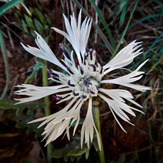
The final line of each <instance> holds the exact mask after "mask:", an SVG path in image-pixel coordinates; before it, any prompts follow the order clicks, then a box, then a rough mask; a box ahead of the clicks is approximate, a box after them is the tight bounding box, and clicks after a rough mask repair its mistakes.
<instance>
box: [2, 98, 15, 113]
mask: <svg viewBox="0 0 163 163" xmlns="http://www.w3.org/2000/svg"><path fill="white" fill-rule="evenodd" d="M15 103H16V102H15V101H13V100H7V99H3V100H0V108H1V109H7V110H8V109H17V108H18V106H17V105H14V104H15Z"/></svg>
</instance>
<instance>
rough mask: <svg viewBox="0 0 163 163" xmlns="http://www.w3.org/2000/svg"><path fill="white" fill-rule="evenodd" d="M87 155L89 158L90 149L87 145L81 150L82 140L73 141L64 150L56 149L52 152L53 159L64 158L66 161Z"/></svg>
mask: <svg viewBox="0 0 163 163" xmlns="http://www.w3.org/2000/svg"><path fill="white" fill-rule="evenodd" d="M84 153H85V154H86V156H87V157H88V155H89V149H88V147H87V146H86V145H83V148H82V149H81V144H80V140H73V141H71V142H70V143H69V144H67V145H66V146H65V147H64V148H61V149H54V150H53V151H52V154H51V157H54V158H63V157H65V159H66V160H68V158H67V157H71V159H72V157H74V156H75V158H77V157H80V156H81V155H82V154H84Z"/></svg>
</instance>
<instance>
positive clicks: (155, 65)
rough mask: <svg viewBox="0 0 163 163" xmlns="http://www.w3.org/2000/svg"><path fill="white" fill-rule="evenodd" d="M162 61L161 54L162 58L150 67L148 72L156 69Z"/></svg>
mask: <svg viewBox="0 0 163 163" xmlns="http://www.w3.org/2000/svg"><path fill="white" fill-rule="evenodd" d="M161 61H163V56H161V58H160V59H159V60H158V61H157V62H156V63H155V64H154V65H153V66H152V67H151V68H150V69H149V71H148V73H149V72H151V71H152V70H154V69H155V68H156V67H157V66H158V65H159V63H160V62H161Z"/></svg>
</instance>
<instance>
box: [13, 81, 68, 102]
mask: <svg viewBox="0 0 163 163" xmlns="http://www.w3.org/2000/svg"><path fill="white" fill-rule="evenodd" d="M17 87H20V88H21V87H24V89H20V90H18V91H15V94H17V95H26V96H29V97H26V98H20V99H15V100H17V101H20V102H18V103H16V104H21V103H25V102H30V101H34V100H38V99H41V98H43V97H46V96H49V95H51V94H54V93H59V92H64V91H70V90H71V89H70V88H64V87H66V86H65V85H59V86H49V87H38V86H34V85H31V84H22V85H18V86H17Z"/></svg>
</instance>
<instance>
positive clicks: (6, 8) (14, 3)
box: [0, 0, 23, 16]
mask: <svg viewBox="0 0 163 163" xmlns="http://www.w3.org/2000/svg"><path fill="white" fill-rule="evenodd" d="M22 1H23V0H12V1H10V2H8V3H6V4H4V5H3V6H2V7H1V8H0V16H1V15H2V14H3V13H4V12H5V11H7V10H8V9H10V8H11V7H13V6H15V5H16V4H17V3H18V2H22Z"/></svg>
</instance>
